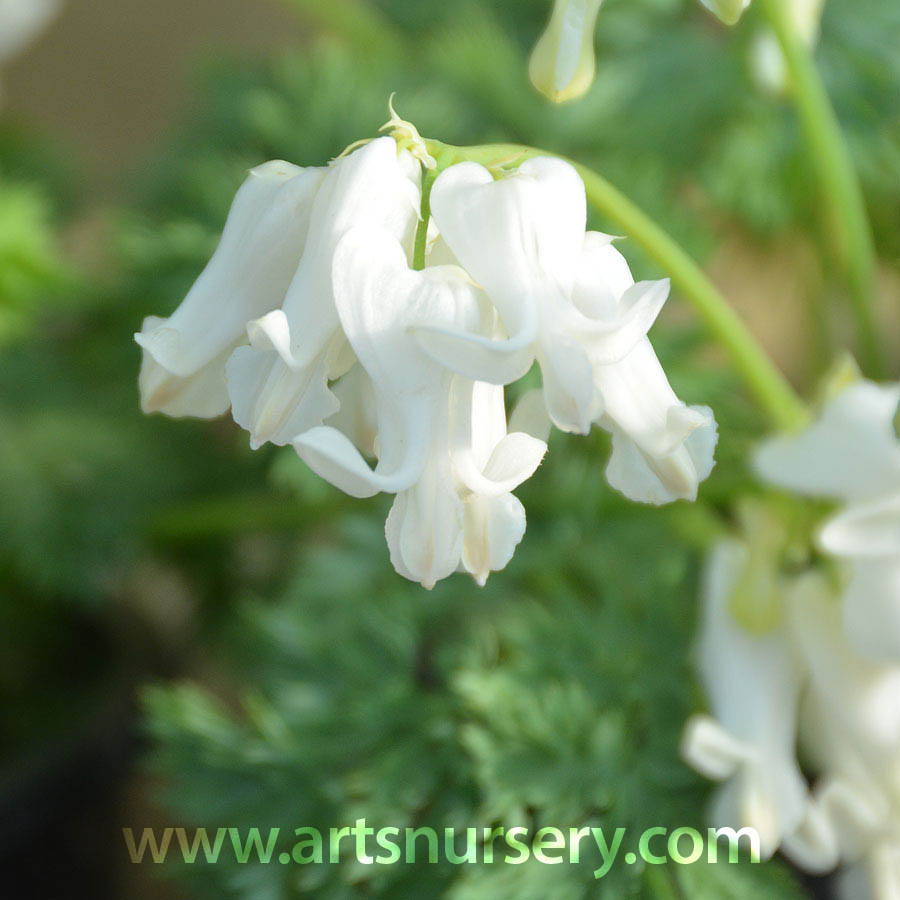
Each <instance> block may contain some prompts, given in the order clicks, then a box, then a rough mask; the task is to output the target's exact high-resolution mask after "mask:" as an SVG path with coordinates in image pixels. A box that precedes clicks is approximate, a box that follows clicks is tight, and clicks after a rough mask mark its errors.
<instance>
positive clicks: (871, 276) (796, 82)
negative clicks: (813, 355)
mask: <svg viewBox="0 0 900 900" xmlns="http://www.w3.org/2000/svg"><path fill="white" fill-rule="evenodd" d="M760 4H761V6H762V12H763V15H764V16H765V18H766V19H767V21H768V24H769V27H770V28H771V29H772V31H773V33H774V34H775V37H776V39H777V40H778V43H779V45H780V47H781V52H782V54H783V55H784V60H785V65H786V67H787V71H788V73H789V76H790V84H791V91H792V93H793V99H794V102H795V103H796V106H797V114H798V116H799V118H800V124H801V126H802V128H803V132H804V136H805V138H806V142H807V144H808V145H809V151H810V156H811V162H812V165H813V166H814V167H815V170H816V175H817V178H818V180H819V184H820V190H821V192H822V200H823V205H824V207H825V224H826V229H827V233H828V237H829V238H830V239H831V240H832V241H833V242H834V245H835V246H834V249H835V251H836V252H837V254H838V257H839V259H840V260H841V263H842V264H843V266H844V268H845V270H846V278H847V285H848V289H849V292H850V300H851V301H852V303H853V307H854V313H855V315H856V321H857V326H858V328H859V341H860V358H861V362H862V363H863V368H864V369H865V370H866V372H867V374H869V375H871V376H872V377H874V378H880V377H883V376H884V374H885V372H884V356H883V353H882V348H881V346H880V343H879V339H878V329H877V325H876V323H875V319H874V312H873V304H874V300H875V292H876V287H875V281H876V274H877V269H876V256H875V247H874V242H873V239H872V229H871V226H870V224H869V220H868V216H867V214H866V207H865V201H864V199H863V194H862V189H861V187H860V184H859V179H858V178H857V175H856V171H855V169H854V167H853V160H852V159H851V157H850V151H849V150H848V148H847V144H846V141H845V140H844V137H843V135H842V134H841V127H840V124H839V123H838V120H837V116H836V115H835V113H834V109H833V108H832V106H831V101H830V100H829V99H828V94H827V93H826V91H825V87H824V85H823V84H822V79H821V78H820V77H819V73H818V71H817V69H816V65H815V62H814V60H813V58H812V55H811V53H810V50H809V47H807V45H806V44H805V43H804V41H803V40H802V38H801V37H800V35H799V34H798V33H797V29H796V26H795V25H794V22H793V20H792V18H791V15H790V11H789V9H788V5H787V4H786V3H784V2H783V0H760Z"/></svg>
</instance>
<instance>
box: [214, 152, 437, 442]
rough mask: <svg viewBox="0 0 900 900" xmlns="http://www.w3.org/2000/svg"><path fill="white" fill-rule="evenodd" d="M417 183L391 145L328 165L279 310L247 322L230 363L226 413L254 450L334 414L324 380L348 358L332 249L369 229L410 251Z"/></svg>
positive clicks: (406, 158)
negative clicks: (244, 338) (244, 339)
mask: <svg viewBox="0 0 900 900" xmlns="http://www.w3.org/2000/svg"><path fill="white" fill-rule="evenodd" d="M419 178H420V168H419V163H418V162H416V161H415V159H414V158H413V157H412V156H411V154H410V153H409V152H408V151H399V152H398V149H397V144H396V142H395V141H394V139H393V138H391V137H383V138H377V139H375V140H373V141H371V142H370V143H368V144H365V145H364V146H362V147H360V148H359V149H357V150H354V151H353V152H352V153H350V154H349V155H347V156H345V157H342V158H340V159H337V160H334V161H333V162H332V163H331V164H330V165H329V166H328V169H327V171H326V173H325V176H324V178H323V179H322V184H321V186H320V188H319V190H318V191H317V193H316V196H315V200H314V201H313V205H312V210H311V213H310V222H309V235H308V238H307V240H306V242H305V246H304V249H303V255H302V258H301V259H300V260H299V265H298V266H296V267H295V269H296V271H295V274H294V277H293V280H292V281H291V282H290V285H289V286H288V287H287V289H286V294H285V293H282V300H283V303H279V304H278V305H279V306H280V308H278V309H274V310H273V311H271V312H268V313H267V314H266V315H264V316H262V317H261V318H258V319H255V320H254V321H250V322H249V324H248V325H247V334H248V336H249V339H250V346H248V347H240V348H238V349H237V350H236V351H235V352H234V353H233V354H232V356H231V358H230V359H229V361H228V367H227V376H228V392H229V395H230V397H231V404H232V413H233V415H234V419H235V421H236V422H237V423H238V424H239V425H240V426H242V427H243V428H245V429H246V430H247V431H248V432H250V441H251V446H253V447H258V446H260V445H261V444H263V443H265V442H267V441H271V442H272V443H275V444H288V443H290V442H291V440H292V439H293V438H294V437H295V436H296V435H298V434H300V433H301V432H303V431H307V430H308V429H310V428H313V427H315V426H318V425H321V424H322V422H323V421H324V420H325V419H326V418H328V417H329V416H331V415H333V414H334V413H335V412H336V411H337V408H338V402H337V400H336V399H335V397H334V395H333V394H332V393H331V391H330V390H329V387H328V381H329V380H330V379H335V378H338V377H339V376H340V375H342V374H343V373H344V372H346V371H347V370H348V369H349V368H350V367H351V366H352V364H353V355H352V353H350V352H349V348H348V347H347V343H346V339H345V337H344V335H343V333H342V331H341V328H340V322H339V319H338V313H337V310H336V308H335V300H334V290H333V286H332V261H333V259H334V253H335V249H336V247H337V245H338V243H339V241H340V240H341V238H342V237H343V236H344V235H345V234H346V233H347V232H348V231H349V230H350V229H351V228H353V227H357V226H371V227H374V228H380V229H385V230H387V231H388V232H389V233H390V234H391V235H393V236H394V237H395V238H397V239H398V240H402V241H403V242H404V244H405V245H406V246H407V252H411V247H412V239H413V234H414V230H415V225H416V222H417V218H418V207H419ZM248 318H249V317H248Z"/></svg>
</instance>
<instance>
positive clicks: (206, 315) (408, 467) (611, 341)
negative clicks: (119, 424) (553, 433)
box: [136, 123, 716, 587]
mask: <svg viewBox="0 0 900 900" xmlns="http://www.w3.org/2000/svg"><path fill="white" fill-rule="evenodd" d="M394 124H395V125H396V123H394ZM395 133H398V132H397V129H396V128H395ZM398 144H399V146H400V147H405V148H406V149H398ZM411 145H412V152H411V150H410V149H409V147H410V146H411ZM426 162H427V163H428V164H430V165H433V164H434V161H433V160H431V159H430V158H427V159H426V154H425V153H424V148H423V146H422V144H421V142H420V140H419V138H418V135H417V133H414V131H413V130H411V126H408V127H406V128H405V130H404V131H403V140H399V139H398V140H397V141H395V139H394V137H381V138H378V139H376V140H373V141H371V142H368V143H365V144H363V145H362V146H360V147H359V148H358V149H356V150H354V151H353V152H351V153H349V154H346V155H344V156H343V157H341V158H339V159H337V160H334V161H332V162H331V163H330V164H329V165H328V166H326V167H321V168H305V169H301V168H298V167H296V166H293V165H290V164H289V163H285V162H270V163H266V164H265V165H262V166H259V167H258V168H256V169H254V170H252V171H251V173H250V175H249V178H248V179H247V181H246V182H245V183H244V185H243V186H242V187H241V188H240V190H239V191H238V193H237V196H236V197H235V200H234V203H233V206H232V208H231V211H230V213H229V216H228V220H227V222H226V225H225V229H224V232H223V234H222V238H221V241H220V243H219V246H218V248H217V250H216V252H215V254H214V256H213V257H212V259H211V261H210V262H209V264H208V266H207V267H206V269H205V270H204V272H203V273H202V274H201V276H200V277H199V278H198V280H197V282H196V283H195V284H194V286H193V287H192V288H191V290H190V292H189V293H188V295H187V297H186V298H185V299H184V301H183V302H182V304H181V305H180V306H179V307H178V309H177V310H176V311H175V312H174V313H173V314H172V315H171V316H170V317H169V318H167V319H159V318H156V317H149V318H148V319H147V320H146V321H145V322H144V325H143V329H142V331H141V332H140V333H139V334H137V335H136V340H137V342H138V343H139V344H140V345H141V347H142V348H143V351H144V358H143V366H142V369H141V376H140V387H141V397H142V406H143V409H144V410H145V411H147V412H151V411H161V412H164V413H167V414H169V415H175V416H184V415H193V416H206V417H208V416H215V415H219V414H221V413H224V412H225V411H227V410H228V408H229V407H230V408H231V412H232V415H233V417H234V420H235V421H236V422H237V423H238V424H239V425H240V426H242V427H243V428H245V429H246V430H247V431H248V432H249V435H250V442H251V445H252V446H253V447H254V448H255V447H259V446H261V445H262V444H264V443H266V442H270V443H273V444H280V445H287V444H290V445H293V447H294V448H295V449H296V451H297V453H298V454H299V455H300V456H301V457H302V459H304V460H305V461H306V463H307V464H308V465H309V466H310V467H311V468H312V469H313V470H315V471H316V472H317V473H318V474H319V475H321V476H322V477H323V478H325V479H327V480H328V481H330V482H331V483H332V484H334V485H336V486H337V487H339V488H341V489H342V490H343V491H345V492H346V493H348V494H351V495H352V496H355V497H368V496H372V495H374V494H376V493H378V492H387V493H391V494H394V495H395V500H394V504H393V507H392V509H391V512H390V515H389V516H388V519H387V525H386V533H387V542H388V546H389V548H390V554H391V560H392V562H393V564H394V567H395V568H396V569H397V571H398V572H399V573H401V574H402V575H404V576H406V577H407V578H409V579H412V580H414V581H418V582H420V583H422V584H423V585H425V586H426V587H431V586H432V585H434V583H435V582H437V581H438V580H440V579H442V578H444V577H446V576H448V575H449V574H451V573H452V572H454V571H457V570H462V571H466V572H469V573H470V574H471V575H472V576H473V577H474V578H475V579H476V580H477V581H478V582H479V583H480V584H483V583H484V581H485V580H486V578H487V577H488V575H489V573H490V572H491V571H494V570H497V569H501V568H503V567H504V566H505V565H506V564H507V562H508V561H509V560H510V558H511V557H512V554H513V551H514V549H515V547H516V545H517V544H518V543H519V541H520V540H521V538H522V536H523V534H524V530H525V511H524V509H523V507H522V505H521V503H520V502H519V501H518V500H517V499H516V498H515V497H514V496H513V495H512V491H513V490H514V489H515V488H516V487H517V486H518V485H519V484H521V483H522V482H523V481H524V480H525V479H527V478H528V477H530V476H531V474H532V473H533V472H534V471H535V469H536V468H537V467H538V465H539V464H540V462H541V459H542V458H543V456H544V453H545V451H546V443H545V440H546V438H547V435H548V433H549V428H550V423H551V422H552V423H553V424H555V425H556V426H557V427H558V428H560V429H562V430H564V431H569V432H577V433H586V432H588V431H589V430H590V428H591V427H592V424H597V425H599V426H600V427H601V428H604V429H605V430H607V431H608V432H610V433H611V435H612V455H611V458H610V461H609V465H608V467H607V470H606V474H607V478H608V480H609V482H610V484H612V485H613V486H614V487H616V488H617V489H619V490H620V491H622V492H623V493H624V494H626V495H627V496H628V497H630V498H632V499H635V500H640V501H644V502H649V503H665V502H668V501H671V500H675V499H677V498H687V499H692V498H694V497H695V496H696V493H697V487H698V483H699V482H700V481H701V480H702V479H703V478H705V477H706V476H707V475H708V474H709V472H710V470H711V468H712V465H713V449H714V445H715V441H716V428H715V422H714V419H713V416H712V414H711V412H710V411H709V410H708V409H706V408H703V407H688V406H685V404H684V403H682V402H681V401H680V400H679V399H678V398H677V397H676V396H675V394H674V393H673V391H672V389H671V387H670V386H669V383H668V381H667V379H666V376H665V373H664V372H663V370H662V368H661V366H660V364H659V362H658V360H657V358H656V355H655V353H654V351H653V348H652V346H651V345H650V342H649V340H648V338H647V332H648V329H649V328H650V326H651V325H652V324H653V322H654V320H655V318H656V316H657V314H658V312H659V310H660V308H661V307H662V305H663V303H664V301H665V299H666V296H667V293H668V283H667V282H665V281H657V282H643V283H637V284H636V283H635V282H634V280H633V278H632V277H631V274H630V272H629V270H628V266H627V264H626V263H625V260H624V259H623V257H622V256H621V254H619V253H618V251H617V250H615V249H614V247H613V246H612V239H611V238H610V237H608V236H607V235H603V234H599V233H596V232H586V230H585V228H586V201H585V190H584V185H583V183H582V181H581V179H580V177H579V176H578V174H577V173H576V171H575V169H574V168H573V167H572V166H571V165H569V164H567V163H565V162H562V161H560V160H557V159H552V158H535V159H530V160H528V161H526V162H523V163H522V164H521V165H520V166H519V167H518V169H516V170H515V171H513V172H512V173H503V174H502V175H500V177H497V178H495V176H494V174H492V173H491V172H490V171H488V170H487V169H486V168H483V167H482V166H480V165H477V164H475V163H472V162H462V163H459V164H456V165H452V166H450V167H449V168H446V169H445V170H444V171H443V172H441V174H440V175H438V177H437V178H436V180H435V181H434V184H433V188H432V190H431V192H430V210H431V217H430V220H429V221H427V222H426V221H422V216H421V212H420V210H421V209H422V208H423V207H422V203H421V200H422V198H421V177H422V176H421V173H422V171H423V167H424V165H425V163H426ZM417 233H418V237H419V241H418V242H417V240H416V236H417ZM417 243H418V244H419V254H418V255H417V254H416V253H415V252H414V250H415V247H416V245H417ZM423 250H424V254H423V253H422V251H423ZM420 257H421V258H420ZM414 263H418V264H417V265H414ZM535 361H537V363H538V364H539V366H540V369H541V373H542V375H543V392H542V393H539V394H537V395H535V394H526V395H525V396H524V398H523V400H522V402H521V404H520V406H519V407H518V408H517V410H516V411H515V413H514V414H513V419H512V425H513V430H512V431H510V428H509V427H508V425H507V419H506V409H505V403H504V385H507V384H509V383H511V382H513V381H516V380H517V379H519V378H520V377H522V376H523V375H524V374H525V373H526V372H528V371H529V370H530V369H531V368H532V366H533V364H534V362H535ZM373 459H374V460H375V461H376V462H375V465H374V466H373V465H372V464H371V460H373Z"/></svg>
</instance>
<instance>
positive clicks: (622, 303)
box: [573, 278, 669, 365]
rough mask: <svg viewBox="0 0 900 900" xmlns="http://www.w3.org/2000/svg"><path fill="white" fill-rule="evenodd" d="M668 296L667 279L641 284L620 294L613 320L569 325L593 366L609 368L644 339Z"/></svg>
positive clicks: (588, 321) (588, 320) (586, 321)
mask: <svg viewBox="0 0 900 900" xmlns="http://www.w3.org/2000/svg"><path fill="white" fill-rule="evenodd" d="M668 296H669V279H668V278H664V279H663V280H662V281H641V282H638V283H637V284H634V285H632V286H631V287H629V288H628V289H627V290H626V291H625V293H624V294H623V295H622V297H621V299H620V300H619V306H618V310H617V318H616V319H615V320H613V321H609V320H606V321H604V320H596V321H595V320H590V319H587V320H582V321H581V322H579V323H573V324H575V326H576V328H577V333H578V334H579V335H580V336H582V338H583V340H584V342H585V345H586V346H587V347H588V348H589V352H590V356H591V359H592V360H593V361H594V362H595V364H597V365H609V364H610V363H616V362H619V361H620V360H622V359H624V358H625V357H626V356H627V355H628V354H629V353H630V352H631V351H632V350H633V349H634V348H635V346H636V345H637V343H638V341H640V340H641V339H642V338H645V337H646V336H647V332H648V331H649V330H650V328H651V326H652V325H653V323H654V322H655V321H656V317H657V316H658V315H659V313H660V310H661V309H662V308H663V305H664V304H665V302H666V299H667V298H668Z"/></svg>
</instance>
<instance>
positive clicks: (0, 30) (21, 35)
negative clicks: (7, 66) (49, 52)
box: [0, 0, 62, 103]
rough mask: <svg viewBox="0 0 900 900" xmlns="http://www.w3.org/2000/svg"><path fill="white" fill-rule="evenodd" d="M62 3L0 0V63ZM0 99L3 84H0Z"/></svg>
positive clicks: (31, 36) (28, 40) (0, 99)
mask: <svg viewBox="0 0 900 900" xmlns="http://www.w3.org/2000/svg"><path fill="white" fill-rule="evenodd" d="M61 6H62V2H61V0H0V66H2V65H3V64H4V63H5V62H6V61H7V60H10V59H12V58H13V57H14V56H15V55H16V54H17V53H19V52H21V51H22V50H23V49H24V48H25V47H27V46H28V45H29V44H30V43H31V42H32V41H33V40H34V39H35V38H36V37H37V36H38V34H40V33H41V31H43V30H44V29H45V28H46V27H47V25H48V24H49V23H50V21H51V20H52V19H53V17H54V16H55V15H56V14H57V13H58V12H59V9H60V7H61ZM2 102H3V87H2V84H0V103H2Z"/></svg>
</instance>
